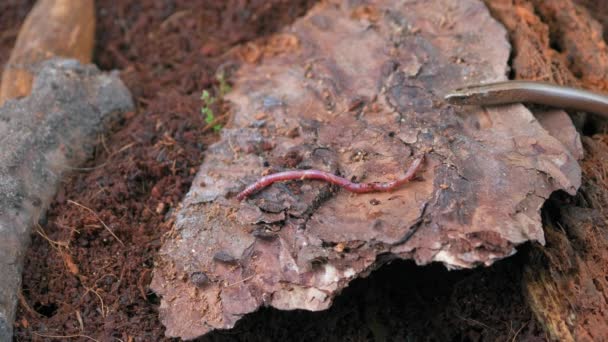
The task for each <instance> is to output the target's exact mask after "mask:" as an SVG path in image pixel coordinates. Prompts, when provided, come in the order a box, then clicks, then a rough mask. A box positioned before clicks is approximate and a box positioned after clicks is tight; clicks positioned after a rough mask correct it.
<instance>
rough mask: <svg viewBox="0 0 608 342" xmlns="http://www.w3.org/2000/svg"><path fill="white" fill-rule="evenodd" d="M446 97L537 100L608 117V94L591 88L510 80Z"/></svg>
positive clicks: (458, 101)
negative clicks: (596, 91) (590, 89)
mask: <svg viewBox="0 0 608 342" xmlns="http://www.w3.org/2000/svg"><path fill="white" fill-rule="evenodd" d="M445 100H447V101H448V102H449V103H451V104H455V105H480V106H489V105H502V104H509V103H518V102H525V103H534V104H542V105H547V106H552V107H559V108H566V109H575V110H581V111H585V112H592V113H595V114H598V115H601V116H603V117H605V118H608V96H606V95H602V94H599V93H594V92H590V91H587V90H582V89H576V88H569V87H563V86H559V85H555V84H551V83H544V82H533V81H506V82H498V83H489V84H481V85H473V86H468V87H464V88H459V89H456V90H454V91H452V92H450V93H448V94H447V95H445Z"/></svg>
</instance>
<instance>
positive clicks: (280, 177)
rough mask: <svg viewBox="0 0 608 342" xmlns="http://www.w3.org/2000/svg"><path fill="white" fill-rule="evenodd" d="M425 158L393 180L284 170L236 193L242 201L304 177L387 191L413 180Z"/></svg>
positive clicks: (349, 187) (356, 189)
mask: <svg viewBox="0 0 608 342" xmlns="http://www.w3.org/2000/svg"><path fill="white" fill-rule="evenodd" d="M423 160H424V156H422V157H419V158H417V159H415V160H414V161H413V162H412V164H411V165H410V167H409V168H408V169H407V171H406V172H405V175H403V177H401V178H399V179H396V180H394V181H391V182H386V183H379V182H373V183H353V182H351V181H349V180H348V179H346V178H343V177H340V176H336V175H334V174H331V173H329V172H325V171H320V170H293V171H284V172H278V173H273V174H271V175H268V176H264V177H262V178H260V179H259V180H258V181H256V182H255V183H253V184H251V185H249V186H248V187H246V188H245V190H243V191H241V192H240V193H239V194H238V195H236V199H237V200H239V201H241V200H243V199H245V198H246V197H248V196H249V195H251V194H253V193H255V192H257V191H259V190H261V189H263V188H265V187H267V186H269V185H271V184H273V183H276V182H282V181H288V180H298V179H299V180H303V179H314V180H321V181H325V182H328V183H331V184H335V185H338V186H341V187H343V188H344V189H346V190H347V191H350V192H354V193H359V194H362V193H366V192H386V191H392V190H395V189H396V188H398V187H399V186H401V185H403V184H405V183H407V182H409V181H411V180H412V179H413V178H414V177H415V176H416V172H417V171H418V169H419V168H420V165H421V164H422V161H423Z"/></svg>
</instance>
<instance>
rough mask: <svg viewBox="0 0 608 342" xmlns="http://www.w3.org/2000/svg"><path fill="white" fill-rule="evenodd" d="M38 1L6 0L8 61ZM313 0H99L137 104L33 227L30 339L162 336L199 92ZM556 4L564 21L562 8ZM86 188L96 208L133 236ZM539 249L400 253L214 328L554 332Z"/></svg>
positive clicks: (380, 333)
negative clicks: (533, 275)
mask: <svg viewBox="0 0 608 342" xmlns="http://www.w3.org/2000/svg"><path fill="white" fill-rule="evenodd" d="M32 2H33V1H10V0H9V1H8V2H7V1H3V2H2V4H1V5H0V63H4V62H5V61H6V60H7V58H8V54H9V52H10V46H11V45H12V43H13V42H14V39H15V37H16V34H17V29H18V24H19V22H20V21H22V20H23V17H24V15H25V14H26V13H27V10H28V8H29V7H30V6H31V3H32ZM312 2H313V1H311V0H299V1H289V0H272V1H263V0H252V1H241V0H229V1H212V0H208V1H202V2H192V1H188V0H174V1H155V2H154V3H153V2H151V1H150V2H140V1H128V0H121V1H111V0H98V1H96V6H97V16H98V28H97V30H98V37H97V47H96V57H95V61H96V63H97V64H98V65H99V66H100V67H101V68H104V69H108V70H109V69H114V68H117V69H120V70H121V76H122V78H123V80H125V82H126V83H127V85H128V86H129V88H130V89H131V91H132V93H133V96H134V97H135V99H136V102H137V104H138V110H137V111H136V112H134V113H131V114H129V115H128V116H127V118H126V119H125V120H124V122H123V123H122V125H121V127H120V128H119V129H118V130H117V131H116V132H113V133H112V134H111V135H108V136H105V137H99V146H98V149H97V153H96V157H95V158H94V159H93V160H91V161H90V162H89V163H88V164H87V165H85V168H83V169H82V170H81V171H79V172H77V173H75V174H73V175H72V177H71V178H70V179H68V180H66V182H65V184H64V186H63V187H62V188H61V189H60V190H59V193H58V195H57V197H56V199H55V201H54V203H53V204H52V206H51V208H50V210H49V212H48V214H47V217H46V219H45V220H43V221H42V222H40V226H39V227H38V229H37V230H36V232H34V233H33V234H32V247H31V248H30V250H29V252H28V254H27V257H26V265H25V271H24V275H23V289H22V293H23V296H22V300H21V302H20V304H21V305H20V309H19V313H18V317H17V321H16V324H15V336H16V340H19V341H29V340H65V339H66V338H67V336H70V337H71V338H72V339H74V340H91V339H95V340H99V341H112V340H118V339H120V340H122V341H156V340H162V339H163V334H164V330H163V327H162V324H161V323H160V322H159V321H158V317H157V311H158V310H157V309H158V303H159V300H158V298H157V297H156V296H155V295H154V294H153V293H152V292H151V291H150V290H149V289H148V284H149V282H150V278H151V271H152V267H153V264H154V258H155V255H156V252H157V250H158V248H159V247H160V244H161V241H162V237H163V234H164V233H166V232H167V231H168V230H169V229H170V227H171V213H172V212H173V211H174V208H175V207H176V206H177V205H178V204H179V202H180V200H181V198H182V197H183V195H184V194H185V192H186V191H187V190H188V188H189V186H190V182H191V180H192V178H193V176H194V174H195V172H196V170H197V167H198V165H199V164H200V162H201V160H202V159H203V158H204V152H205V148H206V147H207V146H208V145H209V144H211V143H212V142H213V141H215V140H216V139H217V135H216V133H214V132H213V130H212V129H209V127H207V125H206V123H205V121H204V118H203V117H202V116H201V114H200V108H201V106H202V104H201V101H200V99H199V97H200V93H201V91H202V90H203V89H210V90H211V92H212V93H215V92H216V91H217V87H218V81H217V78H216V73H217V72H218V70H223V71H226V72H228V73H227V75H228V79H229V71H230V70H231V69H232V68H233V67H236V66H238V63H239V56H240V58H245V59H247V55H246V54H243V53H241V54H238V53H236V52H237V47H238V46H240V45H242V44H244V43H246V42H249V41H252V40H256V39H261V38H263V37H264V36H265V35H267V34H271V33H272V32H275V31H276V30H278V29H280V28H281V27H282V26H284V25H287V24H288V23H289V22H291V21H293V20H294V19H295V18H296V17H297V16H299V15H301V14H303V13H304V12H305V10H306V8H308V7H309V6H310V5H311V4H312ZM487 2H488V3H491V2H494V1H490V0H488V1H487ZM495 2H502V3H506V1H498V0H497V1H495ZM532 2H534V1H533V0H531V1H520V3H524V4H527V3H532ZM580 2H582V3H588V4H590V5H593V2H592V1H580ZM596 8H597V9H601V6H596ZM502 11H503V12H501V10H500V9H494V10H493V14H494V15H495V16H496V17H497V18H498V19H499V20H501V21H503V22H505V21H506V20H509V18H508V17H505V16H504V13H511V14H512V15H513V16H514V17H517V16H522V15H523V14H522V13H521V12H516V11H515V9H514V8H513V7H509V6H507V7H506V8H505V9H503V10H502ZM595 15H596V16H597V17H598V18H600V19H603V18H606V17H608V14H606V13H603V14H601V13H599V14H598V13H596V14H595ZM528 19H529V18H528ZM545 19H546V20H547V22H549V21H551V22H553V23H555V22H556V21H555V20H553V19H551V18H550V17H549V14H547V15H546V16H545ZM528 22H529V21H528ZM540 24H541V25H540V26H539V27H534V26H533V25H531V24H530V27H531V28H530V30H529V31H526V30H520V32H515V31H512V32H511V40H512V42H514V46H515V47H516V49H517V42H519V41H526V40H534V39H536V36H535V35H537V34H538V35H540V34H541V33H542V30H543V29H546V28H543V27H544V26H542V25H545V24H544V23H542V22H541V23H540ZM539 32H541V33H539ZM556 32H557V33H556V34H557V35H559V34H560V33H559V32H558V31H556ZM553 38H554V39H556V38H555V36H554V37H553ZM585 38H587V37H584V36H582V37H581V40H585ZM600 38H601V35H600ZM556 41H558V40H556ZM524 48H525V46H524V47H521V48H520V49H521V50H520V52H521V51H525V50H524ZM539 49H540V51H541V52H547V51H549V50H548V48H543V47H540V48H539ZM563 49H564V50H567V47H563ZM549 52H551V51H549ZM520 55H521V54H520ZM548 55H552V56H553V55H558V56H557V57H558V58H557V59H560V60H562V62H563V63H564V64H563V65H561V64H559V63H562V62H555V61H553V62H550V63H549V67H548V70H550V71H551V72H552V73H553V77H554V79H556V80H562V81H563V80H566V82H565V83H568V82H567V81H568V80H571V79H572V80H574V81H576V82H580V83H581V84H582V85H584V86H588V87H599V88H601V84H600V83H599V82H598V80H597V79H593V78H590V77H587V78H586V77H585V74H584V72H585V70H584V69H581V68H580V65H578V64H577V63H580V62H577V61H576V60H575V59H573V58H574V57H572V56H563V55H559V54H557V53H555V54H554V53H548ZM517 56H518V55H517V54H514V60H515V59H516V58H517ZM523 56H524V57H521V56H520V58H523V59H521V60H517V61H516V62H517V63H515V62H514V63H513V67H514V69H515V70H514V76H516V77H526V76H530V75H534V73H531V74H530V73H526V72H525V71H526V70H535V71H536V73H537V74H541V73H543V72H545V71H546V70H544V69H543V66H535V65H534V64H533V63H532V62H533V61H536V60H537V59H534V58H535V57H534V56H533V55H530V54H528V55H526V54H523ZM526 61H527V64H526ZM604 62H605V63H608V60H606V61H604ZM556 65H557V67H556ZM534 68H536V69H534ZM581 70H582V71H581ZM570 71H573V72H570ZM574 71H575V72H574ZM574 81H573V82H574ZM215 110H216V113H218V114H219V113H222V112H223V110H222V108H215ZM603 146H605V145H603ZM585 163H586V164H585V170H594V171H596V170H597V167H594V166H593V165H596V164H597V163H598V161H597V160H589V159H588V160H586V161H585ZM600 164H601V162H600ZM588 174H589V171H588V173H587V174H586V176H585V177H586V178H587V177H590V176H587V175H588ZM593 176H596V177H599V176H597V175H596V174H593ZM585 184H586V185H585V186H587V187H591V186H595V185H596V183H589V182H586V183H585ZM600 185H604V184H603V183H600ZM74 202H75V203H78V204H81V205H84V206H86V207H88V208H90V209H91V210H93V211H94V212H96V213H97V215H98V216H99V219H101V220H103V222H104V223H105V224H107V225H108V226H109V227H111V228H112V230H113V231H114V232H115V233H116V234H117V236H118V237H119V238H120V239H121V240H122V241H123V242H124V245H121V244H120V243H119V242H118V241H117V240H115V239H114V238H113V237H112V236H111V235H109V234H108V232H107V230H105V229H103V226H102V225H101V223H100V221H99V219H98V218H97V217H95V216H94V215H92V214H91V213H90V212H89V211H87V210H84V209H82V208H81V207H80V206H78V205H75V204H74ZM556 202H557V204H556V205H558V206H559V205H567V204H564V203H562V202H561V201H560V200H557V201H556ZM533 249H534V248H530V247H526V248H524V249H523V250H522V253H520V254H518V256H516V257H513V258H510V259H507V260H504V261H502V262H499V263H498V264H496V265H494V266H493V267H490V268H486V269H478V270H473V271H463V272H448V271H446V270H445V269H444V268H443V267H441V266H431V267H424V268H419V267H416V266H415V265H413V264H410V263H403V262H396V263H393V264H392V265H390V266H387V267H384V268H382V269H381V270H378V271H376V272H374V273H373V274H372V275H371V276H370V277H369V278H367V279H360V280H357V281H355V282H353V283H352V284H351V286H350V287H349V288H348V289H346V291H345V292H344V293H343V295H342V296H340V297H339V298H338V299H337V301H336V303H335V304H334V306H333V307H332V308H331V309H330V310H328V311H325V312H320V313H310V312H300V311H296V312H280V311H277V310H272V309H264V310H261V311H260V312H257V313H255V314H251V315H249V316H247V317H246V318H245V319H244V320H243V321H242V322H240V323H239V324H238V325H237V327H236V328H235V329H234V330H232V331H226V332H215V333H212V334H210V335H209V336H207V337H206V338H204V339H203V340H209V341H215V340H218V341H224V340H228V341H237V340H247V341H250V340H279V339H286V340H314V339H317V340H335V341H342V340H347V341H362V340H377V341H383V340H396V341H398V340H399V341H400V340H406V339H407V340H410V339H412V340H421V339H423V340H462V341H470V340H471V341H478V340H545V339H546V336H545V333H544V332H543V330H542V328H540V325H539V323H538V322H537V321H536V320H535V319H534V318H533V317H534V316H533V314H532V310H531V308H530V307H529V306H528V304H527V301H526V297H525V295H524V293H525V292H524V291H522V278H523V274H524V268H525V265H527V264H529V256H531V255H534V252H533V251H532V252H531V251H530V250H533ZM53 336H54V337H53ZM62 336H63V337H62Z"/></svg>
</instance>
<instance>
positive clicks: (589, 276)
mask: <svg viewBox="0 0 608 342" xmlns="http://www.w3.org/2000/svg"><path fill="white" fill-rule="evenodd" d="M577 3H578V4H584V5H586V6H588V7H590V10H587V9H585V8H584V7H582V6H580V5H577ZM486 4H487V5H488V7H489V8H490V10H491V12H492V14H493V15H494V16H495V17H496V18H498V19H499V20H500V21H501V22H502V23H503V24H504V25H505V27H506V28H507V30H508V31H509V36H510V38H511V41H512V43H513V50H514V51H513V61H512V65H513V71H514V75H513V76H514V77H515V78H518V79H543V80H549V81H553V82H557V83H560V84H565V85H570V86H582V87H584V88H588V89H594V90H596V91H602V92H606V91H607V83H606V74H607V73H608V48H607V47H606V42H605V36H606V28H605V26H606V23H607V22H608V20H607V18H608V13H607V12H606V2H603V1H587V0H576V1H572V0H555V1H541V0H487V1H486ZM593 17H596V18H597V19H598V20H599V21H600V22H603V23H604V28H602V25H601V24H600V23H599V22H598V21H596V20H594V19H593ZM573 117H574V119H575V122H576V124H577V126H578V127H579V128H580V129H584V130H585V131H587V133H593V132H605V131H606V121H605V120H599V119H597V118H595V117H593V116H591V117H587V116H586V115H583V114H581V113H573ZM585 119H587V120H585ZM584 143H585V151H586V156H585V160H583V162H582V166H583V171H584V173H583V180H584V181H583V184H582V187H581V190H580V191H579V193H578V195H577V196H576V197H575V198H558V199H557V200H556V201H554V202H553V203H551V205H550V208H551V210H548V211H547V215H545V222H546V227H545V228H546V232H547V233H546V237H547V247H546V248H536V247H535V248H534V249H533V251H532V253H531V255H530V260H529V262H528V263H527V266H526V268H525V276H524V281H523V287H524V292H525V293H526V294H527V298H528V303H529V305H530V307H531V309H532V310H533V312H534V313H535V314H536V318H537V319H538V320H539V321H540V322H541V323H542V324H543V327H544V329H545V331H546V332H547V334H548V336H549V338H551V339H552V340H560V341H573V340H575V341H603V340H606V339H608V311H607V308H608V299H607V298H608V279H607V278H606V274H607V273H608V269H607V268H606V265H608V254H607V253H606V250H607V248H608V225H607V224H606V222H607V221H606V217H607V216H606V214H607V213H606V210H605V208H606V207H607V206H608V195H607V194H608V192H607V190H606V189H608V183H606V181H605V180H606V179H608V178H607V177H608V171H607V170H606V167H605V164H606V160H607V158H608V154H607V153H606V151H607V150H608V144H606V138H605V136H596V137H594V138H593V139H591V138H585V140H584Z"/></svg>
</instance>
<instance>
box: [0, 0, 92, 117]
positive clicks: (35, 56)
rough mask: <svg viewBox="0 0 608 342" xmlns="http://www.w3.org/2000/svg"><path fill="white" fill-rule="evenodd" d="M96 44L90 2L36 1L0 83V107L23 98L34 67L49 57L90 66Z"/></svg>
mask: <svg viewBox="0 0 608 342" xmlns="http://www.w3.org/2000/svg"><path fill="white" fill-rule="evenodd" d="M94 41H95V7H94V4H93V0H78V1H73V0H39V1H38V2H37V3H36V5H35V6H34V8H33V9H32V10H31V12H30V13H29V15H28V17H27V19H26V20H25V22H24V23H23V26H22V27H21V30H20V31H19V36H18V38H17V42H16V43H15V47H14V48H13V50H12V52H11V56H10V59H9V61H8V63H7V64H6V66H5V69H4V72H3V74H2V82H1V83H0V106H1V105H2V104H3V103H4V102H5V101H7V100H8V99H13V98H18V97H23V96H26V95H28V94H29V93H30V90H31V89H32V80H33V77H34V73H35V69H36V66H37V65H38V64H39V63H40V62H41V61H44V60H46V59H50V58H52V57H65V58H75V59H77V60H79V61H80V62H81V63H83V64H86V63H90V62H91V57H92V55H93V43H94Z"/></svg>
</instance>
